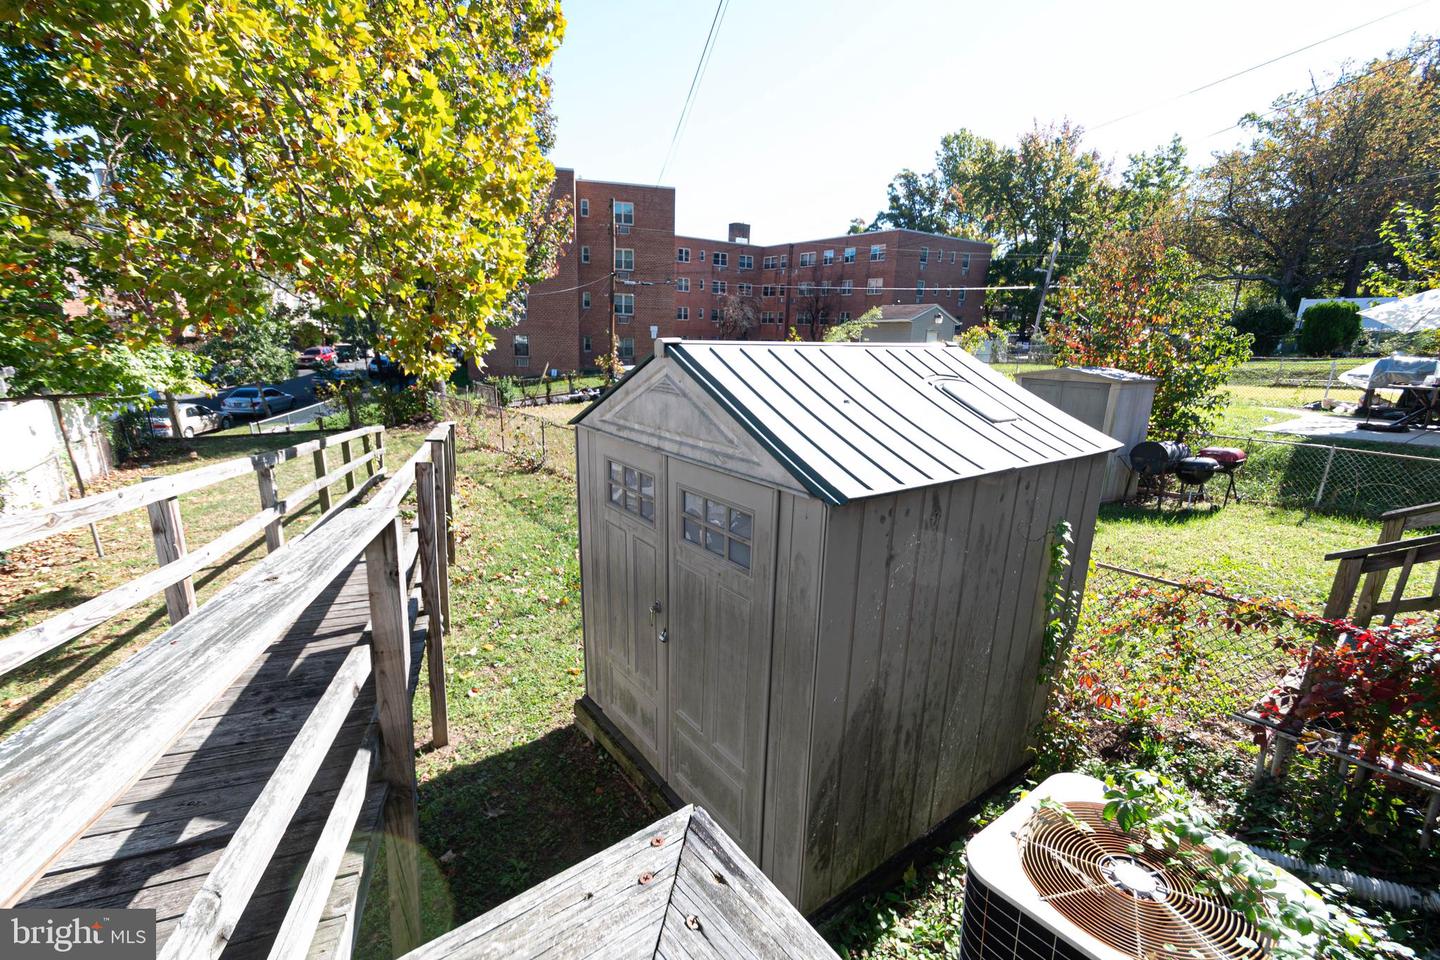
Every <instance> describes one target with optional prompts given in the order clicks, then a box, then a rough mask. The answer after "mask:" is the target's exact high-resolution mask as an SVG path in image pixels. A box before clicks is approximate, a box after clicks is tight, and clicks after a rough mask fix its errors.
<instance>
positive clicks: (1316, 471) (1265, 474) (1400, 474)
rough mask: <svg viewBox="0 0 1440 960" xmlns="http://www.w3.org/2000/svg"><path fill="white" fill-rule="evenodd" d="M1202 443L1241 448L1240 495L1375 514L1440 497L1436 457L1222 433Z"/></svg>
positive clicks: (1337, 511)
mask: <svg viewBox="0 0 1440 960" xmlns="http://www.w3.org/2000/svg"><path fill="white" fill-rule="evenodd" d="M1203 442H1204V444H1205V445H1207V446H1220V447H1239V448H1240V449H1242V450H1244V451H1245V453H1246V461H1245V465H1244V466H1243V467H1242V468H1241V469H1240V471H1239V472H1238V473H1237V474H1236V477H1235V486H1236V489H1237V490H1238V491H1239V493H1240V495H1241V497H1242V498H1243V499H1245V500H1250V501H1252V502H1255V503H1264V504H1269V505H1272V506H1283V507H1299V508H1302V509H1307V510H1313V511H1318V512H1321V513H1333V514H1341V515H1346V516H1360V517H1367V518H1375V517H1379V516H1380V515H1381V514H1382V513H1384V512H1386V511H1387V510H1394V509H1396V508H1398V507H1409V506H1414V505H1416V504H1421V503H1433V502H1435V501H1440V458H1436V457H1425V456H1416V455H1414V454H1403V453H1391V452H1388V451H1383V450H1366V449H1361V448H1358V447H1349V446H1340V445H1335V444H1322V443H1307V442H1303V441H1295V440H1279V439H1269V438H1260V437H1235V436H1226V435H1223V434H1216V435H1212V436H1209V437H1207V438H1205V440H1204V441H1203ZM1214 482H1222V480H1221V479H1220V478H1217V480H1216V481H1214Z"/></svg>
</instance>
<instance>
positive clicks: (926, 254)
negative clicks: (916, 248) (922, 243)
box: [920, 247, 930, 269]
mask: <svg viewBox="0 0 1440 960" xmlns="http://www.w3.org/2000/svg"><path fill="white" fill-rule="evenodd" d="M929 262H930V248H929V247H921V248H920V266H921V268H922V269H923V268H924V266H925V264H927V263H929Z"/></svg>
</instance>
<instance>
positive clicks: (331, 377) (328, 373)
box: [315, 367, 365, 383]
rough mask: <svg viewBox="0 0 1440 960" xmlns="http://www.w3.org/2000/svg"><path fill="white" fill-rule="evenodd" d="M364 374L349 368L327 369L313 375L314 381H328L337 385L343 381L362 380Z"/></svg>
mask: <svg viewBox="0 0 1440 960" xmlns="http://www.w3.org/2000/svg"><path fill="white" fill-rule="evenodd" d="M364 378H365V374H363V373H361V372H360V371H359V370H356V369H353V368H351V367H327V368H326V369H324V370H321V371H319V372H318V373H316V374H315V379H316V380H328V381H330V382H332V383H339V382H341V381H343V380H363V379H364Z"/></svg>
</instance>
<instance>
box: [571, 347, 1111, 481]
mask: <svg viewBox="0 0 1440 960" xmlns="http://www.w3.org/2000/svg"><path fill="white" fill-rule="evenodd" d="M657 346H658V347H659V350H658V351H657V354H658V356H659V357H663V361H662V362H667V363H673V364H674V366H676V367H678V368H679V369H680V370H683V371H684V372H685V373H686V374H688V375H689V376H690V377H692V378H693V379H694V380H695V381H696V382H698V383H699V384H700V385H701V386H702V387H703V388H704V389H705V391H706V392H707V393H708V394H709V395H710V396H711V397H712V398H713V399H714V400H715V401H716V403H717V404H719V405H720V406H721V407H722V408H723V409H724V410H725V411H726V412H728V413H729V414H730V415H731V416H732V417H734V418H735V420H736V421H737V422H738V423H740V425H741V426H743V427H744V428H745V429H746V430H747V431H748V432H749V433H750V434H751V436H753V437H754V438H755V439H756V440H757V441H758V442H759V443H760V444H761V445H762V446H763V447H764V448H765V449H766V450H767V451H768V452H769V453H770V454H771V455H772V456H773V457H774V458H775V459H776V460H777V461H778V462H779V463H780V464H781V465H783V466H784V467H785V469H786V470H787V471H789V472H790V473H791V474H792V475H793V476H794V477H795V478H796V479H797V480H798V481H800V483H801V484H803V485H804V486H805V488H806V489H808V490H810V491H811V492H812V493H813V494H814V495H815V496H817V497H819V498H820V499H822V500H825V501H827V502H829V503H833V504H842V503H845V502H847V501H849V500H856V499H860V498H863V497H872V496H877V495H880V494H886V493H894V492H897V491H900V490H908V489H912V488H916V487H926V486H931V485H934V484H941V483H950V482H953V481H956V480H964V479H969V478H972V477H978V476H983V475H985V474H991V473H1001V472H1006V471H1010V470H1017V469H1021V468H1024V467H1033V466H1039V465H1041V464H1045V463H1054V462H1060V461H1065V460H1072V459H1076V458H1080V457H1089V456H1093V455H1095V454H1099V453H1109V452H1110V451H1112V450H1116V449H1118V448H1119V446H1120V444H1119V442H1118V441H1116V440H1114V439H1112V438H1111V437H1108V436H1106V435H1105V434H1103V433H1101V432H1099V431H1097V430H1095V429H1093V428H1091V427H1088V426H1086V425H1085V424H1083V423H1081V422H1080V421H1079V420H1076V419H1075V418H1073V417H1071V416H1069V415H1068V414H1065V413H1062V412H1061V411H1060V410H1058V409H1056V408H1055V407H1052V406H1051V405H1050V404H1048V403H1046V402H1045V401H1043V400H1041V399H1040V398H1039V397H1036V396H1035V395H1034V394H1032V393H1030V392H1029V391H1027V390H1024V389H1022V388H1021V387H1019V386H1018V385H1016V384H1015V383H1014V382H1012V381H1010V380H1009V379H1007V378H1006V377H1003V376H1001V375H1000V374H997V373H994V372H993V371H991V370H990V369H989V368H988V367H987V366H986V365H985V364H983V363H980V362H979V361H977V360H975V359H974V358H973V357H971V356H970V355H969V354H968V353H966V352H965V351H963V350H961V349H959V348H958V347H954V346H951V345H948V344H936V343H928V344H920V343H916V344H905V343H780V342H751V341H738V342H731V341H713V340H688V341H676V340H664V341H661V342H660V344H658V345H657ZM656 359H658V357H657V358H656ZM646 362H647V363H649V362H651V361H646ZM644 365H645V364H642V365H641V366H644ZM636 370H637V371H638V370H639V368H638V367H637V368H636ZM626 379H627V380H628V379H629V377H627V378H626ZM625 383H626V381H624V380H622V381H621V382H620V383H619V384H617V385H616V387H615V388H614V389H613V390H612V391H611V393H607V394H606V396H605V397H602V398H601V399H600V400H598V401H596V403H595V404H594V405H592V406H591V407H590V408H588V409H587V410H586V411H585V412H584V413H582V414H580V416H578V417H576V418H575V422H576V423H579V422H580V421H581V420H582V419H583V418H584V417H585V416H586V415H587V414H589V412H590V411H591V410H593V409H595V407H597V406H599V405H601V404H603V403H605V401H606V399H607V398H608V397H609V396H610V395H611V394H613V393H615V392H617V391H623V390H624V389H625Z"/></svg>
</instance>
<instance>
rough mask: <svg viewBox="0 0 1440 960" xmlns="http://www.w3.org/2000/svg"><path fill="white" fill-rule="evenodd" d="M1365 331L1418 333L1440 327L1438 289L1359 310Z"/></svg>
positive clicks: (1439, 296) (1439, 295)
mask: <svg viewBox="0 0 1440 960" xmlns="http://www.w3.org/2000/svg"><path fill="white" fill-rule="evenodd" d="M1360 318H1361V321H1362V322H1363V324H1364V327H1365V329H1366V330H1376V331H1381V332H1388V333H1418V332H1419V331H1421V330H1435V329H1440V290H1426V291H1425V292H1424V293H1417V294H1415V295H1414V296H1411V297H1405V298H1403V299H1401V300H1392V301H1390V302H1389V303H1377V304H1375V305H1373V306H1370V307H1366V308H1365V309H1363V310H1361V311H1360Z"/></svg>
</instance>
